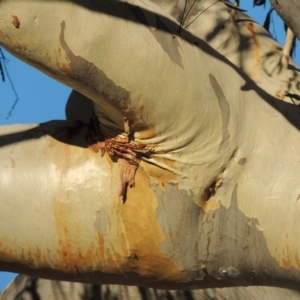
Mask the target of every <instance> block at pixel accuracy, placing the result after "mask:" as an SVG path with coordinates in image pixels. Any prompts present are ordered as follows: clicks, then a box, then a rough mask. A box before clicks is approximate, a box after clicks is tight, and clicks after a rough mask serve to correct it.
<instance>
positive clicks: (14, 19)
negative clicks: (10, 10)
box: [11, 15, 21, 28]
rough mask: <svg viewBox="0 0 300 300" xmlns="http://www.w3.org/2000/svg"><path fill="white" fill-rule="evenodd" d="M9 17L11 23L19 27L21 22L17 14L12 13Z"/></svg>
mask: <svg viewBox="0 0 300 300" xmlns="http://www.w3.org/2000/svg"><path fill="white" fill-rule="evenodd" d="M11 18H12V21H11V22H12V24H13V25H14V26H15V27H16V28H20V24H21V22H20V20H19V18H18V17H17V16H14V15H12V16H11Z"/></svg>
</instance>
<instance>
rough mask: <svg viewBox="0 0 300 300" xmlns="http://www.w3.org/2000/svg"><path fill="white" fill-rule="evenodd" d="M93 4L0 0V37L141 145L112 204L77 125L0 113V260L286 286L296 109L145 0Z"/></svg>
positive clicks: (110, 130) (293, 209)
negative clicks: (143, 154)
mask: <svg viewBox="0 0 300 300" xmlns="http://www.w3.org/2000/svg"><path fill="white" fill-rule="evenodd" d="M95 3H96V2H93V1H82V2H76V3H73V2H71V1H70V2H69V1H68V2H64V1H57V2H50V1H3V2H0V30H1V44H2V45H3V46H4V47H5V48H6V49H8V50H9V51H11V52H12V53H14V54H15V55H17V56H19V57H21V58H22V59H23V60H25V61H26V62H28V63H31V64H32V65H34V66H36V67H38V68H40V69H41V70H43V71H44V72H46V73H47V74H49V75H51V76H52V77H54V78H56V79H58V80H60V81H62V82H64V83H66V84H68V85H70V86H72V87H73V88H75V89H77V90H78V91H80V92H81V93H83V94H84V95H85V96H87V97H89V98H90V99H91V100H92V101H93V102H94V104H95V110H96V113H97V116H98V119H99V122H100V125H101V129H102V131H103V133H104V134H105V135H106V137H112V136H115V135H116V134H120V133H122V132H123V130H124V129H123V117H127V118H128V119H129V121H130V123H131V130H132V131H133V132H134V137H135V142H137V143H143V144H145V145H147V146H149V147H153V148H154V153H153V154H152V155H151V156H150V157H149V158H143V159H142V162H141V163H140V166H139V169H138V171H137V173H136V178H135V180H136V186H135V187H134V188H132V189H128V192H127V200H126V202H125V203H124V204H123V202H122V199H121V198H120V196H119V191H120V170H119V168H118V164H117V163H115V162H114V161H113V160H112V159H111V158H110V157H109V155H108V154H106V155H105V156H104V157H101V155H100V154H99V153H93V152H92V151H91V150H89V149H88V148H87V142H86V138H85V134H86V127H84V126H82V127H80V126H79V127H77V128H76V126H75V127H74V124H73V125H72V124H71V127H70V123H64V122H61V123H57V122H54V123H48V124H41V125H39V126H37V127H34V126H29V127H28V126H24V125H23V126H20V125H18V126H17V125H16V126H9V127H2V128H1V146H2V147H1V149H0V151H1V157H2V158H3V159H2V160H1V167H0V190H1V201H0V214H1V218H0V240H1V244H0V266H1V268H2V269H5V270H14V271H20V272H21V271H22V272H25V273H28V274H33V275H36V276H42V277H48V278H56V279H64V280H75V281H82V282H93V283H96V282H97V283H99V282H100V283H122V284H135V285H137V284H139V285H145V286H154V287H165V288H205V287H216V286H218V287H221V286H232V285H239V284H242V285H252V284H258V283H262V284H266V285H276V286H284V287H296V285H297V286H298V281H299V279H298V278H299V268H300V262H299V254H298V252H299V246H300V245H299V240H300V236H299V231H298V230H297V228H298V224H299V218H298V210H299V209H300V208H299V203H298V200H299V197H300V196H299V195H300V188H299V184H298V177H299V176H298V174H299V161H300V155H299V151H298V149H300V147H299V146H300V145H298V144H300V140H299V131H298V129H299V125H300V122H299V115H298V112H299V109H298V107H296V106H294V105H292V104H290V103H285V102H282V101H280V100H277V99H275V98H273V97H272V96H270V95H269V94H268V93H267V92H265V91H264V90H263V89H261V88H260V87H258V86H257V85H256V84H255V83H254V82H253V81H252V80H251V79H250V78H249V77H248V76H247V75H245V73H244V72H242V71H241V69H240V68H239V67H237V66H235V65H234V64H232V63H231V62H230V61H228V60H227V59H226V58H225V57H224V56H222V55H221V54H219V53H218V52H216V51H215V50H214V49H212V48H211V47H210V46H208V45H207V44H206V43H205V42H203V41H202V40H201V39H200V38H199V37H198V36H197V35H195V34H194V33H193V32H190V31H188V30H183V31H182V32H181V33H180V34H178V23H177V22H176V21H175V20H174V19H172V18H171V17H169V16H168V15H167V14H166V13H164V12H163V11H162V10H160V8H159V7H157V6H155V5H154V4H153V3H151V2H147V1H129V2H128V3H125V2H121V1H120V2H117V1H116V2H112V1H100V2H97V4H95ZM138 6H140V8H139V7H138ZM49 11H51V14H49ZM13 16H15V17H17V18H18V20H19V22H20V26H19V28H18V27H16V25H15V24H16V23H15V18H13ZM87 33H88V34H87ZM64 126H69V128H68V127H67V128H66V127H64ZM14 216H17V219H16V218H14Z"/></svg>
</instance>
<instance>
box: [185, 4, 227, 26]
mask: <svg viewBox="0 0 300 300" xmlns="http://www.w3.org/2000/svg"><path fill="white" fill-rule="evenodd" d="M220 1H221V0H217V1H216V2H214V3H212V4H211V5H209V6H208V7H206V8H205V9H204V10H203V11H201V12H200V13H199V15H198V16H196V17H195V19H194V20H193V21H191V22H190V23H189V24H187V25H186V26H185V28H184V29H186V28H188V27H189V26H190V25H191V24H192V23H194V22H195V21H196V19H198V18H199V17H200V16H201V15H202V14H203V13H204V12H205V11H207V10H208V9H209V8H211V7H212V6H213V5H215V4H217V3H218V2H220Z"/></svg>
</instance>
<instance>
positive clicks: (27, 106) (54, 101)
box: [0, 0, 300, 291]
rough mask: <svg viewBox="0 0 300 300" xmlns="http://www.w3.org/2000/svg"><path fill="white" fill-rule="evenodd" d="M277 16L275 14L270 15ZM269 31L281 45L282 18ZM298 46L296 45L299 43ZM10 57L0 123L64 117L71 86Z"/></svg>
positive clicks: (1, 279)
mask: <svg viewBox="0 0 300 300" xmlns="http://www.w3.org/2000/svg"><path fill="white" fill-rule="evenodd" d="M240 2H241V8H243V9H246V10H247V11H248V14H250V15H251V16H252V17H253V18H254V19H255V20H257V21H259V22H260V23H263V22H264V18H265V14H266V12H267V11H268V10H269V7H270V6H269V5H266V8H264V7H257V8H255V9H253V7H252V1H249V0H241V1H240ZM273 15H274V16H276V14H273ZM273 23H274V26H271V30H270V31H271V33H272V34H273V35H274V33H275V32H276V37H277V40H278V41H279V42H280V43H281V44H283V42H284V31H283V24H282V21H281V20H279V19H278V18H276V17H274V22H273ZM298 47H299V45H298ZM5 56H6V58H8V59H9V63H8V65H7V68H8V71H9V74H10V77H11V79H12V81H13V84H14V87H15V89H16V91H17V93H18V95H19V100H18V103H17V105H16V107H15V109H14V110H13V111H12V115H11V116H10V117H9V118H8V119H7V116H8V113H9V112H10V110H11V107H12V106H13V104H14V101H15V99H16V97H15V95H14V93H13V91H12V88H11V86H10V85H9V83H8V80H6V82H4V83H3V82H0V91H1V94H0V100H1V101H0V105H1V106H0V107H1V109H0V125H8V124H15V123H41V122H45V121H48V120H53V119H65V112H64V109H65V104H66V101H67V99H68V96H69V94H70V91H71V89H70V88H69V87H66V86H64V85H62V84H60V83H58V82H57V81H55V80H53V79H51V78H50V77H48V76H46V75H44V74H43V73H41V72H39V71H37V70H35V69H33V68H32V67H30V66H28V65H26V64H25V63H23V62H21V61H20V60H18V59H16V58H14V57H13V56H11V55H10V54H9V53H7V52H5ZM295 60H296V62H298V65H299V63H300V50H297V51H296V57H295ZM15 276H16V274H13V273H7V272H0V291H1V290H2V289H3V288H4V287H5V286H6V285H7V284H8V283H9V282H10V281H11V280H12V279H13V278H14V277H15Z"/></svg>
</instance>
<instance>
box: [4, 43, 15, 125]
mask: <svg viewBox="0 0 300 300" xmlns="http://www.w3.org/2000/svg"><path fill="white" fill-rule="evenodd" d="M0 59H1V60H2V63H3V68H4V72H5V74H6V77H7V78H8V81H9V83H10V86H11V88H12V90H13V92H14V94H15V96H16V99H15V101H14V103H13V105H12V107H11V109H10V111H9V112H8V114H7V117H6V120H8V119H9V118H10V117H11V114H12V112H13V110H14V109H15V107H16V105H17V103H18V101H19V96H18V93H17V91H16V89H15V86H14V84H13V82H12V80H11V78H10V76H9V73H8V70H7V67H6V62H7V59H6V57H5V55H4V53H3V51H2V49H1V48H0ZM2 63H1V67H2ZM3 76H4V75H2V78H3Z"/></svg>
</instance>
